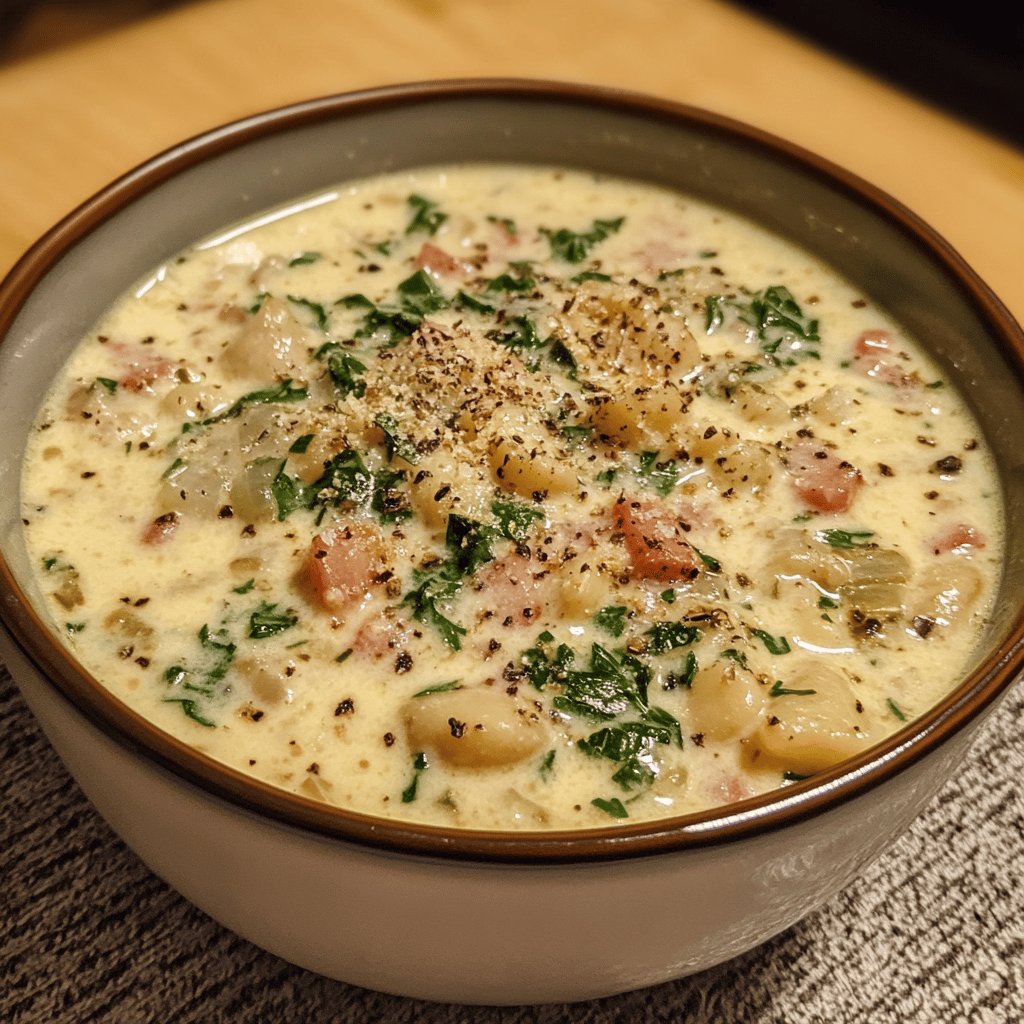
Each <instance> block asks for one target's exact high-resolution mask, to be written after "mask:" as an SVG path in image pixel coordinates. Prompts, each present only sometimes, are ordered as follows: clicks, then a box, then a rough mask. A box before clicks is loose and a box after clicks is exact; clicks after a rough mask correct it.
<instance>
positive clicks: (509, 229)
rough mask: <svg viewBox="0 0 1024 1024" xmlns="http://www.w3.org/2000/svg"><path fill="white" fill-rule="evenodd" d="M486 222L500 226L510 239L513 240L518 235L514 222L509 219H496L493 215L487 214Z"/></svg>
mask: <svg viewBox="0 0 1024 1024" xmlns="http://www.w3.org/2000/svg"><path fill="white" fill-rule="evenodd" d="M487 221H488V223H489V224H498V225H500V226H501V227H502V228H504V229H505V234H507V235H508V236H509V237H510V238H515V237H516V236H517V235H518V234H519V228H518V227H516V222H515V221H514V220H513V219H512V218H511V217H496V216H495V215H494V214H488V215H487Z"/></svg>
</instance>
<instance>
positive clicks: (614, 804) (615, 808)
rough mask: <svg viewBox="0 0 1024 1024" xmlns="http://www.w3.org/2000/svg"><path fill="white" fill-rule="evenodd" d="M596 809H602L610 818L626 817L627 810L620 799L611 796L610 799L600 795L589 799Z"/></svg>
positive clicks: (627, 815) (627, 814)
mask: <svg viewBox="0 0 1024 1024" xmlns="http://www.w3.org/2000/svg"><path fill="white" fill-rule="evenodd" d="M590 802H591V803H592V804H593V805H594V806H595V807H596V808H598V810H601V811H604V813H605V814H607V815H609V816H611V817H612V818H628V817H629V811H627V810H626V808H625V807H624V806H623V805H622V801H621V800H620V799H619V798H618V797H615V796H613V797H612V798H611V799H610V800H605V799H603V798H601V797H599V796H598V797H594V799H593V800H591V801H590Z"/></svg>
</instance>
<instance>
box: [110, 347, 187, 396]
mask: <svg viewBox="0 0 1024 1024" xmlns="http://www.w3.org/2000/svg"><path fill="white" fill-rule="evenodd" d="M107 350H108V351H113V352H116V353H117V355H118V361H119V362H120V363H121V367H122V372H121V374H120V376H119V377H118V378H117V383H118V386H119V387H122V388H124V389H125V390H126V391H135V392H142V391H149V390H151V388H152V386H153V384H154V383H155V382H156V381H158V380H162V379H166V378H167V377H170V376H171V375H172V374H173V373H174V368H175V365H176V364H175V363H174V361H173V360H171V359H167V358H165V357H164V356H162V355H160V354H159V353H157V352H154V351H153V350H152V349H151V348H148V347H147V346H144V345H130V344H127V343H126V342H119V341H113V342H110V343H109V344H108V345H107Z"/></svg>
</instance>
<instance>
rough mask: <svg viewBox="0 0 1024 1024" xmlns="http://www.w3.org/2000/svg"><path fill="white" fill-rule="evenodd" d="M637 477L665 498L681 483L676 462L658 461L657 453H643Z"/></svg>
mask: <svg viewBox="0 0 1024 1024" xmlns="http://www.w3.org/2000/svg"><path fill="white" fill-rule="evenodd" d="M636 472H637V476H638V477H639V478H640V480H641V481H642V482H643V483H645V484H647V485H648V486H649V487H651V488H653V489H654V490H655V491H657V493H658V494H660V495H661V496H662V497H663V498H664V497H665V496H666V495H667V494H668V493H669V492H670V491H672V489H673V488H674V487H675V486H676V484H677V483H679V471H678V470H677V469H676V464H675V462H674V461H672V460H671V459H670V460H667V461H663V462H659V461H658V453H657V452H651V451H647V452H641V453H640V460H639V463H638V465H637V471H636Z"/></svg>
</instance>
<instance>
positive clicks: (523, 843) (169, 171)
mask: <svg viewBox="0 0 1024 1024" xmlns="http://www.w3.org/2000/svg"><path fill="white" fill-rule="evenodd" d="M453 159H461V160H475V161H483V160H503V161H509V160H514V161H520V162H534V163H547V164H552V163H554V164H557V163H563V164H574V165H576V166H586V167H589V168H592V169H594V170H598V171H602V172H604V173H610V174H617V175H622V176H627V177H639V178H644V179H648V180H652V181H655V182H659V183H662V184H667V185H670V186H672V187H676V188H680V189H682V190H684V191H690V192H694V193H697V194H699V195H700V196H702V197H703V198H706V199H709V200H711V201H714V202H718V203H720V204H722V205H725V206H727V207H730V208H732V209H734V210H736V211H737V212H740V213H743V214H745V215H747V216H749V217H752V218H754V219H757V220H760V221H761V222H763V223H765V224H766V225H767V226H769V227H771V228H773V229H775V230H776V231H778V232H780V233H781V234H783V235H785V236H787V237H789V238H790V239H791V240H794V241H796V242H798V243H799V244H802V245H804V246H805V247H806V248H808V249H810V250H811V251H812V252H815V253H817V254H819V255H821V256H823V257H824V258H826V259H827V260H828V261H829V262H831V263H832V264H833V265H834V266H836V267H837V269H838V270H839V271H840V272H841V273H843V274H845V275H846V276H847V277H850V278H852V279H855V280H857V281H858V282H860V283H861V284H862V285H863V287H864V289H865V291H866V292H867V293H868V294H869V295H870V296H871V298H872V299H873V300H875V301H877V302H880V303H881V304H882V305H883V306H886V307H888V308H889V310H890V311H891V312H893V313H894V315H895V316H896V317H897V318H898V319H901V320H902V321H903V322H904V323H906V324H907V325H908V327H909V328H910V329H911V330H912V331H913V332H914V333H916V334H917V335H918V336H919V337H920V338H921V339H922V340H923V341H924V342H925V344H926V346H927V347H928V348H929V349H930V351H931V352H932V354H933V355H934V356H935V358H936V359H937V360H938V361H939V363H940V364H941V365H943V366H944V367H945V368H946V369H947V371H948V372H950V373H951V374H953V375H954V376H956V377H957V378H958V379H959V380H962V381H964V382H965V388H966V391H967V395H968V399H969V401H971V403H972V405H973V406H974V411H975V413H976V415H977V416H978V417H979V420H980V421H981V423H982V426H983V429H984V430H985V432H986V434H987V435H988V437H989V440H990V442H991V443H992V446H993V447H994V449H995V450H996V452H997V458H998V460H999V468H1000V472H1001V475H1002V480H1003V484H1004V487H1005V488H1006V492H1007V493H1006V507H1007V535H1008V550H1009V552H1010V557H1009V558H1008V561H1007V567H1006V572H1005V577H1004V580H1003V583H1002V586H1001V590H1000V597H999V600H998V602H997V607H996V609H995V612H994V614H993V617H992V623H991V625H990V627H989V633H988V638H987V640H986V643H985V645H984V648H983V651H982V652H981V654H980V655H979V658H978V663H977V665H976V666H975V669H974V671H973V672H972V674H971V676H970V678H969V679H968V680H967V681H966V682H965V684H964V685H963V686H962V687H961V688H959V689H958V690H957V691H956V692H955V693H954V694H952V695H951V696H950V698H949V699H948V700H946V701H945V702H943V703H942V704H940V705H939V706H938V707H936V708H935V709H933V710H932V711H931V712H930V713H929V714H927V715H925V716H924V717H923V718H922V719H920V720H919V721H917V722H915V723H913V724H911V725H909V726H908V727H907V728H905V729H904V730H902V731H901V732H900V733H899V734H897V735H896V736H894V737H893V738H892V739H891V740H890V741H889V742H887V743H885V744H882V745H880V746H879V747H876V748H875V749H873V750H872V751H870V752H869V753H867V754H865V755H863V756H862V757H860V758H859V759H857V760H856V761H853V762H849V763H847V764H844V765H841V766H839V767H837V768H836V769H834V770H833V771H831V772H828V773H823V774H822V775H820V776H818V777H816V778H815V779H813V780H811V781H808V782H804V783H801V784H799V785H797V786H794V787H791V788H790V789H788V790H787V791H786V792H785V793H784V794H774V795H769V796H766V797H761V798H758V799H756V800H753V801H748V802H744V803H743V804H741V805H738V806H737V807H735V808H727V809H723V810H720V811H716V812H712V813H709V814H705V815H701V816H691V817H690V818H684V819H676V820H672V821H667V822H663V823H657V824H653V825H638V826H625V827H622V828H621V829H615V830H602V831H600V832H579V833H564V834H549V835H543V834H535V835H528V836H522V835H520V836H515V835H511V836H510V835H507V834H493V835H492V834H486V833H465V832H461V833H460V832H455V831H449V830H443V829H432V828H427V827H425V826H406V825H402V824H400V823H395V822H386V821H380V820H378V819H373V818H368V817H365V816H360V815H355V814H351V813H348V812H345V811H344V810H342V809H338V808H330V807H326V806H324V805H319V804H315V803H313V802H312V801H309V800H305V799H303V798H300V797H296V796H293V795H291V794H286V793H282V792H280V791H275V790H273V789H271V788H270V787H268V786H265V785H263V784H260V783H258V782H256V781H254V780H252V779H249V778H248V777H246V776H243V775H241V774H239V773H236V772H232V771H230V770H229V769H226V768H224V767H223V766H221V765H219V764H216V763H215V762H212V761H209V760H208V759H205V758H203V757H201V756H199V755H197V754H195V753H194V752H192V751H190V750H189V749H188V748H187V747H186V746H184V745H183V744H181V743H179V742H177V741H175V740H173V739H172V738H170V737H168V736H166V735H164V734H163V733H160V732H158V731H157V730H155V729H154V728H153V727H151V726H149V725H148V724H147V723H145V722H144V721H143V720H141V719H140V718H139V716H137V715H135V714H134V713H133V712H131V711H130V710H129V709H128V708H126V707H124V706H122V705H120V704H118V703H117V702H115V701H113V700H112V699H111V698H110V697H109V695H107V693H106V691H104V690H103V688H102V687H101V685H100V684H99V683H98V682H97V681H96V680H95V679H93V678H92V677H91V676H89V675H88V674H86V673H85V672H83V670H82V669H81V668H80V667H79V666H78V665H77V664H76V663H75V662H74V660H73V659H72V657H71V656H70V654H69V653H68V651H67V650H66V649H65V648H64V647H63V646H62V645H61V644H60V643H59V642H58V641H57V640H56V639H55V637H54V636H53V632H52V630H51V629H50V628H49V627H48V626H46V625H45V622H44V617H43V616H41V615H40V614H39V612H38V611H37V608H41V607H42V604H41V602H40V601H39V600H38V595H37V594H35V593H34V584H33V583H32V579H33V574H32V572H31V566H30V565H29V564H28V559H27V553H26V551H25V548H24V543H23V541H22V539H21V528H20V509H19V506H18V500H19V499H18V487H17V479H18V474H19V469H20V452H21V450H22V449H23V447H24V441H25V438H26V436H27V431H28V430H29V429H30V424H31V422H32V419H33V417H34V414H35V411H36V409H37V408H38V406H39V404H40V402H41V401H42V398H43V396H44V394H45V392H46V390H47V387H48V385H49V381H50V378H51V375H52V373H53V372H54V369H55V368H56V367H58V366H59V365H61V363H62V362H63V361H64V359H65V358H66V356H67V355H68V353H69V352H70V350H71V349H72V348H73V347H74V345H75V344H76V343H77V341H78V339H79V338H80V337H81V336H82V335H84V334H85V332H86V331H87V330H88V328H89V327H90V326H91V325H92V323H93V322H94V321H95V319H96V318H97V317H98V316H99V314H100V313H101V312H102V311H103V310H104V309H105V308H106V307H107V306H108V305H109V304H110V303H111V302H112V301H113V300H114V299H115V298H116V297H117V296H118V295H119V294H121V293H122V292H123V291H124V290H125V289H126V288H127V287H128V286H130V285H131V283H132V282H134V281H136V280H137V278H138V276H139V268H140V267H146V268H150V267H155V266H157V265H159V263H160V262H161V261H162V260H164V259H166V258H168V257H169V256H171V255H172V254H173V253H175V252H177V251H178V250H179V249H181V248H182V247H183V246H185V245H186V244H188V243H190V242H192V241H194V240H195V239H196V238H197V237H202V236H204V235H208V234H210V233H212V232H214V231H216V230H217V229H218V228H222V227H223V225H224V224H225V223H226V222H227V223H230V222H235V221H240V220H243V219H245V218H247V217H250V216H252V215H253V214H255V213H256V212H258V211H260V210H264V209H266V208H268V207H272V206H275V205H278V204H281V203H285V202H287V201H288V200H289V199H291V198H293V197H294V196H296V195H302V194H308V193H311V192H316V191H318V190H322V189H326V188H328V187H330V186H331V185H332V184H334V183H336V182H338V181H340V180H343V179H346V178H352V177H362V176H365V175H368V174H372V173H375V172H378V171H385V170H394V169H398V168H403V167H409V166H414V165H422V164H429V163H445V162H451V160H453ZM0 335H3V337H4V340H3V343H2V345H0V436H2V437H4V439H5V445H4V446H3V448H2V449H0V485H4V486H0V544H2V550H3V558H2V560H0V581H2V585H0V617H2V618H3V621H4V622H5V624H6V625H7V627H8V629H9V630H10V631H11V633H12V635H13V636H14V638H15V640H16V642H17V644H18V645H19V646H20V647H21V648H22V649H23V650H24V651H25V652H26V654H27V657H28V658H29V659H30V660H31V661H32V662H33V663H34V664H35V665H36V666H37V668H38V669H40V670H41V671H42V673H43V675H44V676H46V677H47V678H49V679H50V680H51V681H52V684H53V685H55V686H56V687H57V688H58V689H59V690H60V692H61V693H63V694H64V695H65V696H66V697H68V698H69V699H70V700H71V701H72V702H73V703H74V705H75V706H76V707H77V708H78V709H79V710H80V711H81V712H82V713H83V714H84V715H85V716H86V717H88V718H89V719H90V720H91V721H93V722H95V723H96V724H98V725H99V726H100V727H101V728H103V729H104V730H106V731H107V732H108V733H109V734H110V735H111V736H113V737H115V738H116V739H117V742H118V743H119V744H121V745H123V746H126V747H129V748H131V749H134V750H137V751H143V752H144V753H145V756H146V757H147V758H148V759H150V760H153V761H156V762H157V763H159V764H161V765H163V766H165V767H167V768H169V769H170V770H171V771H173V772H176V773H178V774H179V775H180V776H181V777H182V778H183V779H185V780H187V781H189V782H190V783H195V784H198V785H200V786H202V787H204V788H205V789H206V790H207V791H208V792H209V793H211V794H213V795H216V796H219V797H222V798H226V799H228V800H230V801H233V802H234V803H236V804H237V805H240V806H242V807H248V808H251V809H253V810H258V811H259V812H260V813H264V814H267V815H269V816H271V817H273V818H276V819H278V820H280V821H283V822H286V823H290V824H292V825H296V826H302V827H304V828H307V829H310V830H313V831H317V832H321V833H324V834H327V835H334V836H340V837H343V838H346V839H348V840H354V841H359V842H363V843H367V844H371V845H375V846H378V847H383V848H385V849H390V850H404V851H410V850H416V851H420V852H423V853H428V854H433V855H436V856H445V857H462V858H470V859H475V860H484V859H489V860H522V861H534V862H536V861H540V862H553V861H560V860H570V861H580V860H593V859H598V858H617V857H621V856H624V855H626V854H627V853H628V854H629V855H641V854H657V853H661V852H664V851H666V850H675V849H682V848H686V847H702V846H706V845H709V844H710V845H715V844H721V843H722V842H726V841H732V840H737V839H744V838H750V837H752V836H754V835H755V834H758V833H762V832H771V831H773V830H779V829H782V827H783V826H791V825H794V824H796V823H797V822H799V821H800V820H802V819H804V818H807V817H809V816H813V815H816V814H820V813H823V812H825V811H830V810H831V809H833V808H834V807H836V805H839V804H841V803H842V802H843V801H844V800H848V799H854V798H857V797H860V796H862V795H865V794H867V793H868V791H869V790H871V789H873V788H874V787H876V786H878V785H879V784H881V783H882V782H886V783H888V782H891V781H892V780H894V778H895V777H896V776H897V775H898V774H899V773H900V772H901V771H903V770H905V769H910V768H911V767H912V766H914V765H915V764H916V763H917V762H918V760H919V759H921V758H924V757H925V756H926V755H928V754H931V753H932V752H934V751H936V750H937V749H938V748H940V747H941V745H942V744H944V743H948V742H950V741H951V740H953V739H954V738H955V737H957V735H958V734H959V733H960V731H961V730H962V729H964V728H965V727H966V726H967V725H968V724H970V723H971V722H972V721H974V720H975V719H976V718H977V717H978V716H979V715H980V714H981V712H982V711H983V710H984V709H985V708H987V707H988V706H990V705H991V703H992V702H993V701H994V700H995V699H996V698H997V697H998V695H999V694H1000V693H1002V692H1003V691H1004V690H1005V689H1006V687H1007V686H1008V685H1009V683H1010V682H1011V681H1012V679H1013V678H1014V676H1015V675H1016V674H1017V672H1019V670H1020V667H1021V664H1022V660H1024V657H1022V649H1024V608H1022V595H1024V558H1022V557H1021V553H1022V552H1024V473H1022V472H1021V456H1020V455H1019V452H1018V445H1017V440H1016V435H1017V431H1018V429H1019V423H1020V422H1024V338H1022V335H1021V332H1020V329H1019V328H1018V327H1017V326H1016V325H1015V324H1014V323H1013V321H1012V319H1011V318H1010V317H1009V315H1008V314H1007V313H1006V311H1005V310H1004V309H1003V308H1002V307H1001V306H1000V304H999V303H998V301H997V300H996V299H995V297H994V296H992V294H991V292H990V291H989V290H988V289H987V288H986V287H985V286H984V284H983V283H982V282H981V281H980V280H978V278H977V277H976V275H974V274H973V273H972V272H971V271H970V270H969V268H967V267H966V266H965V265H964V264H963V262H962V260H960V259H959V257H958V256H957V255H956V253H955V252H953V250H952V249H951V248H950V247H949V246H948V245H947V244H946V243H945V242H944V241H943V240H942V239H940V238H939V237H938V236H936V235H935V234H934V232H932V231H931V230H930V229H928V228H927V227H926V226H924V225H923V224H922V223H921V222H920V221H919V220H918V219H917V218H916V217H914V215H913V214H911V213H909V212H908V211H906V210H905V209H904V208H903V207H902V206H900V205H899V204H898V203H896V202H895V201H894V200H892V199H890V198H889V197H887V196H884V195H883V194H882V193H880V192H878V191H877V190H876V189H873V188H872V187H871V186H869V185H867V184H866V183H864V182H861V181H859V180H858V179H856V178H855V177H854V176H852V175H850V174H848V173H847V172H845V171H842V170H840V169H838V168H835V167H832V166H831V165H829V164H827V163H826V162H824V161H821V160H819V159H818V158H816V157H813V156H811V155H810V154H807V153H805V152H803V151H801V150H799V149H798V148H796V147H794V146H791V145H789V144H787V143H784V142H782V141H780V140H776V139H772V138H770V137H769V136H766V135H764V134H763V133H761V132H758V131H756V130H754V129H751V128H748V127H745V126H742V125H737V124H735V123H734V122H731V121H728V120H727V119H724V118H720V117H716V116H714V115H711V114H707V113H706V112H702V111H696V110H692V109H690V108H685V107H680V106H677V105H674V104H670V103H666V102H662V101H658V100H651V99H647V98H643V97H635V96H630V95H627V94H623V93H618V92H614V91H609V90H600V89H588V88H584V87H570V86H564V85H552V84H548V83H509V82H476V83H472V82H470V83H431V84H426V85H411V86H404V87H395V88H389V89H382V90H375V91H371V92H368V93H361V94H355V95H350V96H343V97H328V98H324V99H321V100H314V101H310V102H309V103H305V104H299V105H297V106H295V107H292V108H287V109H285V110H283V111H274V112H269V113H267V114H262V115H257V116H256V117H253V118H249V119H247V120H245V121H242V122H239V123H238V124H236V125H231V126H227V127H225V128H223V129H219V130H217V131H215V132H212V133H209V134H207V135H205V136H201V137H199V138H197V139H194V140H191V141H188V142H185V143H183V144H182V145H180V146H178V147H175V148H174V149H172V150H169V151H168V152H167V153H164V154H162V155H161V156H158V157H156V158H154V160H153V161H151V162H149V163H148V164H146V165H144V166H143V167H141V168H139V169H138V170H136V171H133V172H131V173H130V174H128V175H126V176H125V177H124V178H122V179H121V180H120V181H118V182H115V183H114V184H113V185H111V186H110V187H109V188H108V189H106V190H104V191H103V192H101V193H100V194H98V195H97V196H96V197H95V198H94V199H93V200H90V201H89V202H87V203H86V204H84V205H83V206H82V207H81V208H80V209H79V210H78V211H76V212H75V213H74V214H72V215H71V216H70V217H69V218H68V219H66V220H65V221H64V222H62V224H60V225H58V226H57V228H55V229H54V231H53V232H51V233H50V234H48V235H47V236H46V237H45V238H44V239H43V240H42V241H41V242H40V243H39V244H38V245H37V246H36V247H34V248H33V250H31V251H30V253H29V254H28V255H27V256H26V257H25V258H24V259H23V260H22V261H21V262H20V263H19V264H18V266H17V267H16V268H15V270H14V271H12V273H11V275H10V276H9V277H8V279H7V280H6V281H5V282H4V284H3V285H2V286H0Z"/></svg>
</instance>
